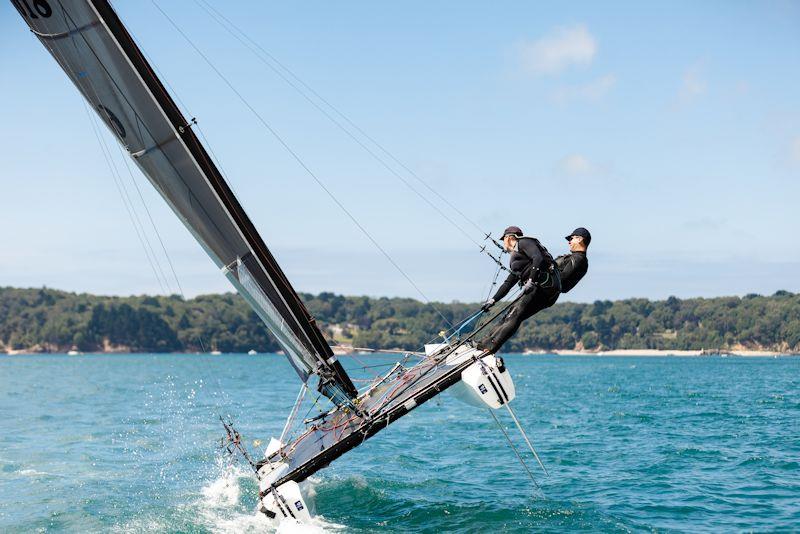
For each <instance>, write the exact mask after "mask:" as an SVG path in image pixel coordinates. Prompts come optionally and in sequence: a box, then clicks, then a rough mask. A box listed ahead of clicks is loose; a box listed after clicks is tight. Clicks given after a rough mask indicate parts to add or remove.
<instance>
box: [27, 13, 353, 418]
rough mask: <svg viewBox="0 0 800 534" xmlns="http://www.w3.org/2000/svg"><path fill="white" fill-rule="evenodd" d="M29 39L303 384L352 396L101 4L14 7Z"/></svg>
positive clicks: (170, 104)
mask: <svg viewBox="0 0 800 534" xmlns="http://www.w3.org/2000/svg"><path fill="white" fill-rule="evenodd" d="M12 3H13V4H14V6H15V7H16V8H17V11H19V13H20V15H21V16H22V17H23V19H25V21H26V23H27V24H28V26H29V27H30V29H31V31H32V32H33V33H34V34H35V35H36V36H37V37H38V38H39V40H40V42H41V43H42V44H43V45H44V46H45V48H47V50H48V51H49V52H50V53H51V54H52V55H53V57H54V58H55V60H56V61H57V62H58V63H59V65H60V66H61V67H62V68H63V69H64V71H65V72H66V74H67V76H68V77H69V78H70V79H71V80H72V82H73V83H74V84H75V86H76V87H77V88H78V90H79V91H80V92H81V94H82V95H83V96H84V98H85V99H86V100H87V101H88V102H89V104H90V105H91V107H92V109H94V110H95V111H96V112H97V113H98V115H99V116H100V118H101V119H102V120H103V122H104V123H105V124H106V126H108V128H109V129H110V130H111V131H112V133H113V134H114V136H115V137H116V138H117V139H118V140H119V142H120V143H121V144H122V145H123V146H124V147H125V149H126V150H127V151H128V153H129V154H130V156H131V158H132V159H133V160H134V161H135V162H136V164H137V165H138V166H139V168H140V169H141V170H142V172H143V173H144V175H145V176H146V177H147V178H148V180H149V181H150V182H151V183H152V185H153V186H154V187H155V188H156V190H157V191H158V193H159V194H160V195H161V196H162V197H163V198H164V200H165V201H166V202H167V203H168V204H169V206H170V207H171V208H172V210H173V211H174V212H175V213H176V215H178V217H179V218H180V219H181V221H182V222H183V223H184V225H185V226H186V227H187V228H188V229H189V231H190V232H191V233H192V235H193V236H194V237H195V239H197V241H198V242H199V243H200V245H201V246H202V247H203V249H204V250H205V251H206V252H207V253H208V255H209V256H210V257H211V259H212V260H213V261H214V262H215V263H216V264H217V266H218V267H219V268H220V269H221V270H222V272H223V273H224V274H225V275H226V276H227V278H228V279H229V280H230V281H231V283H232V284H233V285H234V287H236V289H237V290H238V291H239V293H241V294H242V296H243V297H244V298H245V300H246V301H247V302H248V303H249V304H250V306H251V307H252V308H253V310H254V311H255V312H256V313H257V314H258V316H259V317H260V318H261V320H262V321H263V322H264V323H265V324H266V326H267V327H268V328H269V330H270V331H271V332H272V333H273V334H274V335H275V337H276V338H277V340H278V342H279V343H280V345H281V347H282V348H283V349H284V351H285V352H286V354H287V357H288V359H289V361H290V363H291V364H292V366H293V367H294V369H295V371H297V374H298V375H299V376H300V379H301V380H303V381H304V382H305V381H307V380H308V379H309V376H310V375H311V374H316V375H317V376H318V377H319V386H318V387H319V390H320V391H321V392H322V393H323V394H325V395H326V396H328V397H329V398H331V399H332V400H334V401H335V402H337V403H341V402H346V401H347V400H348V399H352V398H354V397H355V396H356V395H357V390H356V388H355V386H354V385H353V383H352V381H351V380H350V378H349V377H348V375H347V373H346V372H345V371H344V369H343V368H342V366H341V363H339V362H338V361H337V360H336V359H335V357H334V355H333V351H332V350H331V348H330V346H329V345H328V343H327V342H326V341H325V338H324V336H323V335H322V332H321V331H320V329H319V327H318V326H317V325H316V323H315V320H314V318H313V317H312V316H311V314H310V313H309V312H308V310H307V308H306V307H305V305H304V304H303V302H302V301H301V300H300V297H299V296H298V295H297V292H296V291H295V290H294V288H293V287H292V285H291V283H290V282H289V280H288V278H287V277H286V275H285V274H284V273H283V270H282V269H281V268H280V266H279V265H278V263H277V261H276V260H275V258H274V256H273V255H272V253H271V252H270V250H269V248H268V247H267V246H266V244H265V242H264V240H263V239H262V238H261V236H260V234H259V232H258V230H257V229H256V228H255V226H254V225H253V223H252V221H251V220H250V218H249V217H248V215H247V214H246V213H245V211H244V209H243V208H242V206H241V204H240V203H239V201H238V199H237V198H236V196H235V195H234V194H233V191H232V190H231V188H230V186H229V185H228V184H227V182H226V181H225V179H224V177H223V176H222V174H221V173H220V171H219V169H218V168H217V166H216V165H215V164H214V162H213V161H212V160H211V158H210V157H209V155H208V153H207V151H206V149H205V147H204V146H203V145H202V143H201V142H200V140H199V139H198V138H197V136H196V135H195V133H194V131H193V130H192V124H193V120H192V121H191V122H190V121H187V119H186V118H185V117H184V116H183V114H182V113H181V112H180V110H179V109H178V106H177V105H176V104H175V102H174V100H173V99H172V97H171V96H170V95H169V93H168V92H167V90H166V88H165V87H164V85H163V84H162V83H161V81H160V80H159V79H158V77H157V76H156V74H155V72H154V70H153V69H152V67H151V66H150V64H149V63H148V61H147V60H146V59H145V57H144V55H143V54H142V52H141V50H140V49H139V47H138V46H137V45H136V43H135V42H134V40H133V38H132V37H131V35H130V33H129V32H128V31H127V29H126V28H125V26H124V25H123V23H122V21H121V20H120V19H119V17H118V16H117V14H116V12H115V11H114V10H113V8H112V7H111V5H110V4H109V3H108V2H107V1H106V0H12Z"/></svg>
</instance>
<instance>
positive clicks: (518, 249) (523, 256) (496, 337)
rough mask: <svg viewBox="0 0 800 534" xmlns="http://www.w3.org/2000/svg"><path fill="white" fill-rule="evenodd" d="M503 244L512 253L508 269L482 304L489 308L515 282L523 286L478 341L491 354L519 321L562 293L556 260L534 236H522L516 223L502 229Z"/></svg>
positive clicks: (517, 325) (550, 303) (512, 331)
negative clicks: (505, 275) (500, 281)
mask: <svg viewBox="0 0 800 534" xmlns="http://www.w3.org/2000/svg"><path fill="white" fill-rule="evenodd" d="M503 248H505V250H506V252H510V253H511V258H510V259H509V261H508V266H509V270H510V271H511V273H510V274H509V275H508V278H506V281H505V282H503V285H501V286H500V288H499V289H498V290H497V292H496V293H495V294H494V296H493V297H492V298H490V299H489V300H487V301H486V303H485V304H484V305H483V310H484V311H488V310H489V308H491V307H492V306H494V303H495V302H497V301H499V300H500V299H502V298H503V297H505V296H506V294H508V292H509V291H510V290H511V288H512V287H513V286H514V284H519V285H520V286H522V292H523V294H522V296H521V297H520V298H519V300H517V301H516V302H514V304H512V305H511V307H510V308H509V309H508V312H507V313H506V315H505V317H503V320H502V322H501V323H500V324H499V325H497V326H496V327H495V329H494V330H492V332H491V333H489V335H487V336H486V337H485V338H483V339H482V340H481V341H479V342H478V348H480V349H483V350H485V351H486V352H488V353H489V354H494V353H496V352H497V351H498V350H500V347H502V346H503V343H505V342H506V341H508V339H509V338H510V337H511V336H513V335H514V333H515V332H516V331H517V329H519V327H520V325H521V324H522V321H524V320H525V319H527V318H528V317H530V316H532V315H533V314H535V313H537V312H539V311H541V310H543V309H545V308H549V307H550V306H552V305H553V304H555V302H556V300H558V296H559V295H560V294H561V282H560V279H559V273H558V269H557V268H556V267H555V260H553V257H552V256H551V255H550V253H549V252H547V249H546V248H544V246H542V244H541V243H539V240H538V239H535V238H533V237H523V235H522V230H520V229H519V227H517V226H509V227H508V228H506V230H505V232H503Z"/></svg>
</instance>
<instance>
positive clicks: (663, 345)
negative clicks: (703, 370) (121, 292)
mask: <svg viewBox="0 0 800 534" xmlns="http://www.w3.org/2000/svg"><path fill="white" fill-rule="evenodd" d="M301 297H302V298H303V300H304V302H305V303H306V305H307V307H308V309H309V311H310V312H311V313H312V314H313V315H314V317H315V318H316V320H317V322H318V324H319V325H320V327H321V328H322V330H323V332H324V334H325V335H326V337H327V339H328V340H329V342H331V344H333V345H340V346H347V345H349V346H355V347H367V348H370V349H400V350H419V349H420V348H421V346H422V345H423V344H424V343H426V342H431V341H434V342H435V341H438V340H439V332H440V331H441V330H442V329H443V328H442V327H443V320H442V318H441V316H442V315H443V316H444V317H446V318H447V321H448V322H449V323H450V324H456V323H457V322H458V321H459V320H461V319H462V318H464V317H467V316H468V315H469V314H471V313H473V312H474V311H475V310H476V309H477V307H478V304H476V303H459V302H452V303H432V304H425V303H421V302H418V301H415V300H413V299H405V298H386V297H382V298H371V297H345V296H341V295H335V294H333V293H321V294H319V295H308V294H302V295H301ZM440 314H441V315H440ZM70 350H74V351H79V352H85V353H88V352H102V353H115V352H124V353H127V352H164V353H171V352H176V353H193V352H198V353H205V352H211V351H220V352H225V353H237V352H238V353H246V352H248V351H250V350H254V351H257V352H259V353H268V352H277V351H279V350H280V347H279V346H278V344H277V343H276V341H275V340H274V338H272V336H271V335H270V334H269V333H268V332H267V331H266V328H264V327H263V326H262V324H261V322H260V321H259V319H258V317H257V316H256V315H255V314H254V313H253V312H252V311H251V310H250V308H249V307H248V306H247V304H246V303H245V302H244V300H243V299H242V298H241V297H239V296H238V295H237V294H234V293H225V294H219V295H201V296H198V297H195V298H192V299H187V300H184V299H183V298H181V297H179V296H177V295H172V296H147V295H142V296H131V297H115V296H96V295H89V294H85V293H82V294H77V293H70V292H65V291H59V290H55V289H49V288H27V289H19V288H8V287H7V288H0V353H11V354H15V353H66V352H68V351H70ZM700 351H702V353H701V352H700ZM504 352H506V353H523V352H528V353H542V352H546V353H551V354H552V353H558V354H563V355H568V354H586V355H609V356H625V355H628V354H634V353H635V354H636V355H639V356H646V355H677V356H699V355H704V354H722V355H735V356H756V355H758V356H774V355H784V354H786V355H788V354H797V353H800V295H798V294H794V293H790V292H788V291H778V292H776V293H775V294H773V295H771V296H761V295H746V296H744V297H718V298H710V299H704V298H694V299H677V298H675V297H670V298H668V299H666V300H662V301H651V300H647V299H626V300H619V301H614V302H612V301H595V302H594V303H591V304H583V303H571V302H564V303H557V304H556V305H555V306H553V307H552V308H550V309H548V310H545V311H544V312H542V313H540V314H538V315H536V316H535V317H533V318H532V319H530V320H529V321H527V322H526V323H525V324H524V325H523V327H522V328H521V329H520V331H519V332H518V333H517V335H516V336H515V337H514V338H512V339H511V340H510V341H509V343H507V345H506V346H505V347H504Z"/></svg>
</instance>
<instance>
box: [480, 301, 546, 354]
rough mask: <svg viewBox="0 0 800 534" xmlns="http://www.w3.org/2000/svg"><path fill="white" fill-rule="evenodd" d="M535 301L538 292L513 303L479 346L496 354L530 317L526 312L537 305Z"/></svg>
mask: <svg viewBox="0 0 800 534" xmlns="http://www.w3.org/2000/svg"><path fill="white" fill-rule="evenodd" d="M535 302H536V294H535V293H531V294H529V295H524V296H523V297H522V298H520V299H519V300H518V301H516V302H515V303H514V304H512V305H511V307H510V308H509V309H508V312H506V314H505V316H504V317H503V319H502V321H500V324H499V325H497V326H496V327H495V328H494V330H492V331H491V333H489V335H487V336H486V337H485V338H483V339H482V340H481V341H480V342H479V343H478V348H480V349H483V350H485V351H487V352H488V353H489V354H494V353H496V352H497V351H498V350H500V347H502V346H503V343H505V342H506V341H508V339H509V338H510V337H511V336H513V335H514V333H515V332H516V331H517V329H518V328H519V327H520V325H521V324H522V321H523V320H524V319H525V317H530V315H527V314H526V312H527V308H528V307H530V306H532V305H535Z"/></svg>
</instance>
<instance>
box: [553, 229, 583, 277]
mask: <svg viewBox="0 0 800 534" xmlns="http://www.w3.org/2000/svg"><path fill="white" fill-rule="evenodd" d="M566 239H567V242H568V243H569V250H570V252H571V254H564V255H563V256H559V257H557V258H556V266H557V267H558V270H559V272H560V273H561V292H562V293H566V292H567V291H569V290H570V289H572V288H573V287H575V285H576V284H577V283H578V282H580V280H581V278H583V276H584V275H585V274H586V271H587V270H588V269H589V260H588V259H586V249H587V248H588V247H589V243H590V242H591V241H592V234H590V233H589V230H587V229H586V228H576V229H575V231H574V232H572V233H571V234H569V235H568V236H567V237H566Z"/></svg>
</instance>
